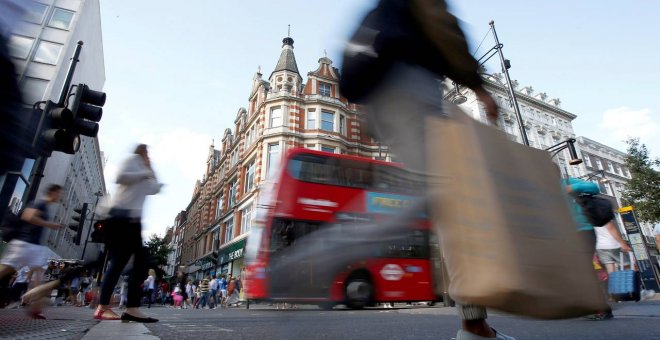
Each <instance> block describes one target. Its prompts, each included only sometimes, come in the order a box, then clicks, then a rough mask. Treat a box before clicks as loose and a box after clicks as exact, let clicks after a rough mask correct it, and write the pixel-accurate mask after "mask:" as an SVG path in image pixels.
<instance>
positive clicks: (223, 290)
mask: <svg viewBox="0 0 660 340" xmlns="http://www.w3.org/2000/svg"><path fill="white" fill-rule="evenodd" d="M228 285H229V284H228V283H227V278H226V277H225V274H222V275H221V276H220V305H221V306H222V307H224V306H225V303H226V302H227V286H228Z"/></svg>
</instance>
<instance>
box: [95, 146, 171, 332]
mask: <svg viewBox="0 0 660 340" xmlns="http://www.w3.org/2000/svg"><path fill="white" fill-rule="evenodd" d="M117 184H118V186H117V193H116V194H115V196H114V197H113V201H112V204H111V205H110V210H109V212H108V215H109V218H108V219H107V220H106V221H105V224H104V228H103V229H104V231H105V233H106V235H105V236H106V239H105V243H106V249H107V250H108V255H109V258H110V265H109V266H108V270H107V271H106V273H105V275H104V276H103V283H102V284H101V296H100V299H99V306H98V308H97V309H96V311H95V312H94V319H98V320H120V319H121V320H122V321H135V322H157V321H158V320H157V319H154V318H151V317H148V316H146V315H145V314H144V313H142V311H140V309H139V307H140V296H141V295H142V294H141V293H142V292H141V291H140V284H141V283H142V282H143V281H144V279H145V276H146V274H147V268H146V266H147V252H146V251H145V249H144V247H143V245H142V224H141V222H140V220H141V217H142V207H143V205H144V201H145V198H146V196H147V195H155V194H157V193H158V192H159V191H160V188H161V187H162V184H160V183H158V181H157V180H156V176H155V174H154V171H153V169H152V168H151V162H150V160H149V155H148V153H147V146H146V145H145V144H140V145H138V146H137V147H136V148H135V152H134V154H133V155H131V156H130V157H129V158H128V159H127V160H126V161H124V163H123V164H122V165H121V167H120V170H119V174H118V176H117ZM131 257H133V271H132V273H131V274H130V276H129V280H128V301H127V302H126V310H125V311H124V313H122V315H121V317H120V316H119V315H117V314H116V313H115V312H114V311H112V309H110V306H109V305H110V297H111V296H112V291H113V289H114V287H115V285H116V284H117V280H119V276H120V275H121V272H122V271H123V270H124V267H125V266H126V264H127V263H128V260H129V259H130V258H131Z"/></svg>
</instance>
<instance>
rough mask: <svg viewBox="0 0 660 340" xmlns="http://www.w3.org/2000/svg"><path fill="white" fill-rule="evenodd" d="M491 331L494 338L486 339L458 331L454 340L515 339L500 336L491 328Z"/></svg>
mask: <svg viewBox="0 0 660 340" xmlns="http://www.w3.org/2000/svg"><path fill="white" fill-rule="evenodd" d="M493 331H494V332H495V337H494V338H486V337H483V336H480V335H476V334H474V333H470V332H468V331H465V330H462V329H459V330H458V334H456V340H487V339H497V340H516V338H514V337H512V336H508V335H506V334H502V333H500V332H498V331H497V330H495V329H494V328H493Z"/></svg>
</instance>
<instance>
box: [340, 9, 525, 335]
mask: <svg viewBox="0 0 660 340" xmlns="http://www.w3.org/2000/svg"><path fill="white" fill-rule="evenodd" d="M342 65H343V66H342V72H341V73H342V80H341V84H340V86H341V92H342V94H343V95H344V96H346V97H347V99H348V100H349V101H352V102H357V103H364V104H366V110H367V124H368V128H369V129H370V130H371V132H372V133H373V134H374V135H375V138H376V139H377V140H378V141H380V142H383V143H384V144H386V145H389V146H390V147H391V148H392V149H393V151H394V152H395V154H396V155H397V157H399V159H401V161H403V163H404V164H405V165H406V167H407V168H408V169H410V170H413V171H415V172H418V173H425V172H426V162H425V138H426V137H425V136H424V129H425V123H424V122H425V119H426V118H427V117H429V116H436V117H446V113H445V111H444V110H443V103H442V91H441V87H440V86H441V84H440V81H439V80H440V79H443V78H444V77H445V76H448V77H450V78H451V79H452V80H453V81H454V82H456V83H458V84H461V85H464V86H466V87H467V88H469V89H470V90H472V91H473V92H474V94H475V96H476V98H477V99H478V100H479V101H480V102H481V103H482V105H483V107H484V110H485V112H486V116H487V118H488V119H489V120H490V121H496V119H497V117H498V111H497V104H496V103H495V101H494V100H493V98H492V97H491V96H490V95H489V94H488V92H486V90H485V89H484V88H483V85H482V84H483V81H482V79H481V77H480V76H479V74H478V73H477V70H478V68H479V64H478V63H477V61H476V60H475V59H474V58H473V57H472V56H471V55H470V53H469V52H468V46H467V43H466V41H465V36H464V35H463V32H462V31H461V29H460V27H459V26H458V21H457V19H456V18H455V17H454V16H453V15H452V14H451V13H449V12H448V11H447V5H446V3H445V2H444V1H442V0H381V1H380V2H379V4H378V6H377V7H376V8H375V9H374V10H373V11H371V12H370V13H369V14H367V16H366V17H365V19H364V21H363V22H362V24H361V26H360V27H359V28H358V30H357V31H356V33H355V34H354V36H353V38H352V39H351V41H350V42H349V43H348V45H347V47H346V50H345V53H344V61H343V64H342ZM475 279H478V275H476V274H475ZM436 291H438V289H436ZM457 307H458V308H457V309H458V313H459V317H460V318H461V319H462V329H461V330H459V332H458V335H457V337H456V338H457V340H459V339H464V340H466V339H467V340H471V339H483V338H497V339H513V338H512V337H509V336H506V335H504V334H501V333H498V332H496V331H495V330H494V329H492V328H491V327H490V326H489V325H488V323H486V320H485V319H486V317H487V314H486V309H485V308H483V307H479V306H467V305H457Z"/></svg>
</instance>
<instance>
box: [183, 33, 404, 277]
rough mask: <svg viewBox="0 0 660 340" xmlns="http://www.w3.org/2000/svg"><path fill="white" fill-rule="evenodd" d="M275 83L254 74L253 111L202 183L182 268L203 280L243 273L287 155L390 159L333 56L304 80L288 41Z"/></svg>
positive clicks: (226, 140)
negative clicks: (306, 152)
mask: <svg viewBox="0 0 660 340" xmlns="http://www.w3.org/2000/svg"><path fill="white" fill-rule="evenodd" d="M282 42H283V45H282V51H281V54H280V57H279V59H278V60H277V63H276V65H275V68H274V69H273V71H272V72H271V74H270V76H269V77H268V79H264V78H263V74H262V73H261V71H260V70H259V71H258V72H256V74H255V75H254V77H253V82H252V89H251V90H250V95H249V99H248V105H247V108H240V109H238V110H237V112H236V119H235V120H234V126H233V127H232V128H231V129H226V130H225V131H224V133H223V135H222V138H221V139H220V144H219V145H218V146H217V147H216V146H215V144H212V145H211V146H210V148H209V153H208V159H207V167H206V172H205V174H204V177H203V178H202V180H200V181H198V182H197V183H196V184H195V187H194V190H193V195H192V197H191V201H190V203H189V205H188V207H187V209H186V220H185V223H184V225H185V227H184V228H183V230H182V232H181V233H182V248H181V265H183V266H186V268H187V271H188V273H189V274H190V275H191V276H193V277H196V278H200V277H202V276H203V275H207V274H221V273H228V274H233V275H240V274H241V272H242V269H243V267H244V265H243V251H244V248H245V240H246V237H247V235H248V233H249V232H250V230H251V228H252V223H253V221H254V216H255V210H256V209H257V204H256V202H257V199H258V196H259V192H260V189H261V186H262V184H263V182H264V180H265V179H266V178H268V176H269V175H271V174H273V172H274V171H275V169H277V167H278V164H279V163H280V160H281V158H282V156H283V155H284V154H285V153H286V152H287V150H289V149H292V148H297V147H304V148H310V149H315V150H322V151H326V152H333V153H338V154H348V155H359V156H363V157H370V158H375V157H379V158H381V159H386V160H391V157H392V156H391V155H387V153H386V152H384V147H382V146H379V145H378V144H377V143H376V142H375V141H374V140H372V139H371V138H370V137H368V135H367V134H366V133H365V131H364V124H363V119H362V113H361V112H360V111H359V107H358V106H357V105H355V104H352V103H349V102H348V101H347V100H346V99H345V98H343V97H342V96H341V95H340V94H339V89H338V86H339V72H338V70H337V69H336V68H334V67H333V66H332V60H330V59H329V58H327V57H322V58H320V59H319V65H318V68H317V69H316V70H314V71H311V72H308V73H307V79H306V80H304V79H303V78H302V76H301V74H300V72H299V70H298V65H297V63H296V59H295V54H294V52H293V44H294V41H293V39H291V38H290V37H287V38H285V39H284V40H283V41H282Z"/></svg>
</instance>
